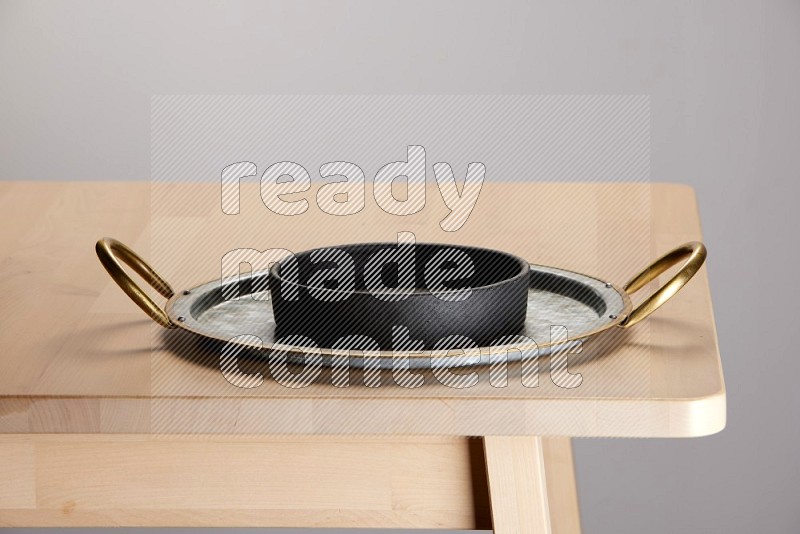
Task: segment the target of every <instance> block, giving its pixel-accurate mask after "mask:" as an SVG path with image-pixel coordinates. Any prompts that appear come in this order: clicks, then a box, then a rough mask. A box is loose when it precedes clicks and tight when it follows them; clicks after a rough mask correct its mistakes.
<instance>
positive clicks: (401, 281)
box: [219, 145, 582, 389]
mask: <svg viewBox="0 0 800 534" xmlns="http://www.w3.org/2000/svg"><path fill="white" fill-rule="evenodd" d="M425 154H426V151H425V148H424V147H422V146H420V145H409V146H408V147H407V152H406V159H405V160H404V161H395V162H391V163H387V164H385V165H384V166H382V167H381V168H380V169H379V170H378V171H377V173H376V174H375V176H374V180H373V196H374V200H375V202H376V204H377V205H378V206H379V207H380V209H382V210H383V211H384V212H386V213H388V214H391V215H394V216H398V217H403V216H406V215H411V214H414V213H417V212H419V211H421V210H422V209H424V208H425V203H426V198H425V197H426V185H427V184H426V182H427V165H426V157H425ZM432 171H433V172H432V174H433V176H434V177H435V180H436V184H437V186H438V190H439V192H440V193H441V196H442V199H443V200H444V202H445V204H446V206H447V208H448V210H449V213H448V215H447V216H446V217H445V218H444V219H442V220H441V221H439V226H440V227H441V228H442V230H444V231H446V232H457V231H458V230H460V229H461V228H462V227H463V226H464V225H465V224H466V223H467V221H468V220H469V216H470V214H471V213H472V212H473V210H474V208H475V205H476V204H477V202H478V199H479V197H480V194H481V189H482V186H483V183H484V180H485V176H486V166H485V165H484V164H483V163H480V162H472V163H469V164H468V166H467V171H466V175H465V176H464V180H463V185H462V186H461V187H460V188H459V187H458V185H457V183H456V177H455V173H454V172H453V169H452V167H451V166H450V164H448V163H446V162H437V163H434V164H433V165H432ZM258 172H259V171H258V167H257V165H256V164H254V163H252V162H249V161H244V162H237V163H233V164H230V165H228V166H226V167H225V168H224V169H223V170H222V171H221V189H220V192H221V195H220V201H221V202H220V203H221V208H222V212H223V213H224V214H225V215H229V216H236V215H238V214H239V213H240V210H241V207H240V205H241V202H240V200H241V199H240V183H241V180H242V179H243V178H247V177H253V176H257V175H258ZM319 175H320V176H321V177H322V178H336V179H337V180H336V181H334V182H330V183H326V184H324V185H322V186H321V187H319V188H318V190H317V193H316V198H315V199H312V200H315V201H316V204H317V206H318V207H319V209H320V210H321V211H322V212H324V213H326V214H328V215H331V216H336V217H346V216H349V215H353V214H356V213H359V212H360V211H362V210H363V209H364V207H365V205H366V202H367V199H366V190H367V188H366V176H365V173H364V171H363V170H362V168H361V167H359V166H358V165H357V164H355V163H351V162H346V161H333V162H328V163H324V164H323V165H321V166H320V168H319ZM401 177H404V178H405V180H406V184H407V185H406V189H407V194H406V195H405V198H404V199H399V198H396V197H395V196H394V195H393V192H392V184H393V182H395V181H396V180H397V179H398V178H401ZM310 190H311V176H310V173H309V172H308V170H307V169H306V168H305V167H304V166H303V165H301V164H299V163H296V162H291V161H281V162H277V163H274V164H272V165H270V166H269V167H267V168H266V170H264V172H263V173H262V175H261V178H260V196H261V200H262V202H263V204H264V206H265V207H266V209H268V210H270V211H271V212H273V213H274V214H276V215H280V216H283V217H296V216H302V214H303V213H305V212H306V211H308V209H309V206H310V202H309V198H307V197H301V198H299V199H297V197H296V194H302V193H307V192H308V191H310ZM290 194H293V195H295V197H294V198H295V199H294V200H288V199H286V198H284V197H285V196H286V195H290ZM392 240H393V241H394V240H396V244H394V245H392V244H390V243H383V244H381V245H380V248H379V249H377V250H374V251H372V252H371V253H370V254H369V257H368V258H354V257H353V255H352V254H351V251H349V249H350V248H352V247H345V246H342V247H329V248H325V249H318V250H314V251H312V252H311V254H310V257H309V258H306V260H305V261H297V257H298V255H297V254H295V253H294V252H292V251H290V250H288V249H285V248H273V249H268V250H263V251H260V250H256V249H251V248H239V249H235V250H231V251H229V252H228V253H226V254H225V255H224V256H223V258H222V261H221V280H223V281H224V280H230V279H231V278H236V277H238V279H239V283H234V284H223V298H225V299H226V300H234V299H240V298H255V299H257V300H272V301H273V305H278V304H280V305H282V306H285V305H288V304H289V303H295V302H298V301H300V300H301V299H303V298H305V299H312V300H315V301H317V302H318V303H320V304H322V303H331V302H335V303H346V302H348V301H353V300H355V298H354V294H356V293H357V294H358V297H359V298H364V296H365V295H368V296H369V298H370V299H374V300H376V301H381V302H383V304H381V305H382V306H383V305H385V306H393V305H397V304H398V303H401V302H403V301H406V300H408V299H409V298H410V297H412V295H414V294H415V293H418V292H424V293H427V294H429V295H431V296H432V298H435V299H438V300H441V301H445V302H449V303H463V302H467V301H469V299H471V298H473V290H474V289H476V288H478V287H480V285H481V284H480V283H479V282H476V281H475V279H477V278H480V277H483V279H484V281H485V279H486V276H484V275H483V274H482V273H483V272H485V271H486V266H481V265H477V266H476V262H475V260H474V259H473V257H471V256H470V254H468V253H465V252H464V251H463V250H461V248H460V247H455V246H453V247H448V246H444V245H442V246H441V247H440V248H439V250H436V252H435V254H433V255H428V256H427V257H426V258H425V261H422V260H421V259H420V258H419V257H418V256H419V254H418V252H417V251H418V249H419V247H418V246H417V240H416V236H415V235H414V234H413V233H412V232H407V231H402V232H399V233H397V235H396V236H392ZM387 241H388V240H387ZM498 254H502V253H498ZM300 256H301V257H302V256H303V255H302V254H301V255H300ZM357 260H358V261H357ZM242 264H248V265H249V266H250V268H251V273H249V274H240V268H241V266H242ZM276 264H277V265H278V267H279V269H280V270H279V271H276V269H274V268H273V267H274V266H275V265H276ZM526 266H527V264H526ZM270 270H271V271H272V272H271V273H270V276H269V277H268V278H267V277H265V276H262V277H260V279H259V280H260V281H259V283H260V284H261V286H260V287H258V288H257V289H258V291H252V290H251V291H249V292H247V293H246V294H240V288H241V287H242V286H243V284H242V283H241V282H242V280H243V279H244V277H247V276H252V275H253V274H252V273H257V272H262V273H263V272H266V271H270ZM305 270H307V271H308V272H304V271H305ZM276 272H279V274H280V276H275V275H274V273H276ZM476 272H478V273H479V276H476ZM525 273H526V275H527V270H526V271H525ZM268 279H269V283H270V284H276V283H277V284H279V287H277V288H274V287H267V285H266V284H267V280H268ZM273 291H275V292H278V293H274V292H273ZM525 291H526V292H527V279H526V280H525ZM276 294H277V295H279V296H280V302H279V301H277V300H276V299H275V295H276ZM362 302H363V301H362ZM265 304H266V303H265ZM331 309H342V308H331ZM358 311H359V310H357V309H356V310H353V313H358ZM418 313H419V314H425V313H430V311H428V307H425V309H419V310H418ZM493 319H494V318H493V317H485V321H492V320H493ZM327 320H328V321H329V323H330V324H329V325H327V326H326V328H327V329H328V330H333V331H335V336H334V337H335V339H334V340H333V341H332V342H331V341H330V340H328V341H326V342H325V343H323V344H320V343H318V339H314V337H315V335H303V332H302V329H301V332H297V331H294V330H293V331H292V332H291V333H290V334H287V335H282V336H281V337H277V339H276V340H275V342H274V343H271V344H269V345H270V346H269V347H265V346H264V345H265V343H264V341H263V340H262V339H261V338H259V337H258V336H257V335H255V334H251V333H243V334H241V335H239V336H236V337H234V338H232V339H230V340H229V341H228V342H227V343H225V344H224V345H223V346H222V348H221V350H220V360H219V364H220V370H221V371H222V374H223V376H224V377H225V379H226V380H227V381H228V382H229V383H230V384H232V385H234V386H236V387H238V388H247V389H250V388H257V387H259V386H260V385H261V384H263V382H264V376H263V375H262V374H261V373H245V372H243V371H242V370H241V369H240V368H239V365H238V360H239V358H240V357H242V356H245V355H246V354H247V353H248V352H249V351H253V350H262V349H269V357H268V365H269V372H270V374H271V375H272V378H273V379H274V380H275V381H276V382H277V383H279V384H281V385H283V386H285V387H288V388H304V387H307V386H309V385H311V384H312V383H315V382H317V381H318V380H319V379H320V376H321V374H322V369H323V367H326V366H327V367H330V368H331V369H332V372H331V374H330V376H331V384H332V385H333V386H335V387H337V388H346V387H349V386H350V385H351V373H350V369H351V367H358V368H361V369H363V381H364V385H365V386H367V387H373V388H374V387H381V385H383V384H386V383H388V382H386V381H385V380H384V379H383V378H382V375H383V374H384V373H386V372H388V373H390V374H391V377H392V383H393V384H396V385H398V386H400V387H404V388H419V387H422V386H423V385H424V384H425V383H426V381H425V377H424V374H423V373H422V370H423V369H429V370H430V371H431V373H432V375H433V377H434V380H433V383H436V384H441V385H444V386H446V387H450V388H457V389H463V388H468V387H473V386H475V385H477V384H478V383H479V374H478V373H477V372H476V371H475V370H474V369H469V367H470V366H475V365H488V366H489V367H490V373H489V382H490V385H491V386H492V387H498V388H502V387H507V385H508V362H509V360H510V359H513V360H517V361H519V362H520V365H521V371H522V372H521V384H522V386H524V387H538V386H539V357H540V356H541V355H544V354H548V353H549V354H550V355H551V358H552V361H551V365H550V370H549V371H550V372H549V377H550V379H551V380H552V382H553V383H554V384H555V385H557V386H558V387H561V388H575V387H578V386H580V384H581V383H582V377H581V375H580V374H572V373H570V372H569V370H568V363H567V356H568V355H569V354H577V353H580V351H581V342H580V340H573V341H568V340H569V334H568V332H567V330H566V327H564V326H560V325H552V326H550V339H548V340H543V341H544V344H543V347H545V349H544V350H540V349H539V344H538V343H537V341H536V340H534V339H531V338H529V337H526V336H524V335H522V334H521V333H520V332H519V330H520V329H519V328H517V329H516V330H517V331H516V332H513V333H512V332H505V333H504V335H500V336H498V337H496V338H493V339H491V340H490V342H489V343H488V346H487V345H486V343H485V340H483V339H481V340H480V341H481V342H483V347H482V346H481V344H480V343H479V342H478V340H475V339H473V338H472V337H470V336H468V335H462V334H463V333H464V332H451V333H450V334H449V335H446V336H443V337H441V338H439V339H437V340H433V341H431V342H428V343H425V342H423V341H422V340H420V339H417V338H415V331H413V330H412V329H410V328H409V325H408V324H391V325H388V327H387V333H386V336H388V338H390V339H389V340H388V341H387V340H386V339H381V340H380V341H381V342H379V340H377V339H375V338H374V337H370V336H369V335H364V334H363V332H362V331H360V330H359V329H358V328H357V327H353V326H352V324H358V322H355V323H348V324H350V325H351V327H352V328H355V330H354V331H347V329H346V328H345V329H343V330H342V331H336V322H337V318H336V317H327ZM366 320H370V318H369V317H367V318H366ZM372 320H377V319H375V318H374V317H373V318H372ZM426 320H427V321H428V322H430V321H439V320H442V318H441V317H436V316H430V317H426ZM276 321H278V330H277V333H278V334H280V330H281V327H282V324H281V320H279V319H278V318H276ZM283 321H286V319H283ZM283 329H284V330H286V329H287V328H286V327H285V326H284V328H283ZM312 330H313V329H312ZM356 330H358V331H356ZM313 331H314V332H317V333H318V332H319V331H318V330H313ZM389 331H390V335H389V334H388V332H389ZM387 345H388V346H387ZM320 347H326V348H324V349H323V348H320ZM428 383H431V381H429V382H428Z"/></svg>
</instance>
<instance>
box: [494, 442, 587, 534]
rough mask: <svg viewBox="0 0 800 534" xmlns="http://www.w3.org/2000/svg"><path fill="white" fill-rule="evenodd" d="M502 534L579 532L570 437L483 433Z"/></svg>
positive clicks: (496, 519)
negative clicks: (485, 435)
mask: <svg viewBox="0 0 800 534" xmlns="http://www.w3.org/2000/svg"><path fill="white" fill-rule="evenodd" d="M483 442H484V455H485V457H486V472H487V477H488V483H489V497H490V501H491V508H492V523H493V526H494V531H495V533H496V534H511V533H515V534H528V533H530V534H541V533H548V534H550V533H554V534H567V533H569V534H578V533H580V516H579V511H578V499H577V491H576V488H575V472H574V467H573V460H572V445H571V442H570V440H569V438H540V437H517V436H513V437H511V436H489V437H485V438H483Z"/></svg>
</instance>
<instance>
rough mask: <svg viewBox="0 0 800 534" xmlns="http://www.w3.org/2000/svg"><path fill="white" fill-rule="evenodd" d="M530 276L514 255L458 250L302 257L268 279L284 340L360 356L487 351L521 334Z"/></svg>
mask: <svg viewBox="0 0 800 534" xmlns="http://www.w3.org/2000/svg"><path fill="white" fill-rule="evenodd" d="M470 264H471V265H472V268H471V269H470V268H469V265H470ZM529 271H530V266H529V265H528V262H526V261H525V260H523V259H521V258H519V257H517V256H514V255H512V254H508V253H505V252H500V251H496V250H490V249H485V248H477V247H468V246H460V245H440V244H428V243H418V244H394V243H367V244H356V245H342V246H337V247H329V248H322V249H315V250H310V251H306V252H302V253H300V254H297V255H294V256H290V257H288V258H286V259H284V260H282V261H280V262H279V263H276V264H274V265H273V266H272V268H271V269H270V272H269V288H270V293H271V296H272V306H273V309H274V314H275V323H276V336H277V337H278V338H280V339H282V340H284V341H285V342H289V343H291V344H300V345H302V344H306V345H308V344H310V343H308V340H311V341H313V342H314V343H315V344H316V345H317V346H318V347H328V348H331V347H333V348H351V349H361V350H367V349H373V348H376V346H377V348H380V349H381V350H392V349H394V350H412V351H413V350H430V349H434V348H456V347H458V348H464V347H467V346H469V345H470V344H474V345H477V346H487V345H488V344H490V343H492V342H493V341H495V340H497V339H499V338H502V337H504V336H508V335H513V334H517V333H519V332H520V331H521V330H522V329H523V326H524V323H525V314H526V306H527V295H528V277H529ZM299 336H302V338H300V337H299ZM349 336H362V337H358V338H357V337H349ZM363 336H366V337H363ZM453 336H458V337H453ZM290 337H291V338H292V339H291V340H290V339H289V338H290ZM343 338H346V339H344V340H343ZM366 338H369V340H371V341H369V340H367V339H366ZM337 341H338V344H337Z"/></svg>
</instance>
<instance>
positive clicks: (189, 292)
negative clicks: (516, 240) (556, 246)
mask: <svg viewBox="0 0 800 534" xmlns="http://www.w3.org/2000/svg"><path fill="white" fill-rule="evenodd" d="M530 269H531V273H533V272H534V271H537V272H546V273H549V274H554V275H560V276H564V275H567V277H568V278H570V279H572V280H575V281H577V282H580V283H583V284H584V285H586V286H589V288H590V289H592V290H594V291H595V292H596V293H598V295H599V296H600V297H601V298H602V299H603V301H604V302H606V303H608V302H609V299H608V298H606V297H607V296H612V295H613V296H615V297H617V298H619V300H620V301H621V307H620V308H619V309H618V310H617V309H616V308H615V309H614V310H612V311H611V312H609V313H610V314H609V315H608V316H607V317H606V318H607V321H606V322H605V323H604V324H603V325H601V326H600V327H597V328H594V329H592V330H589V331H584V332H579V333H578V334H576V335H569V337H568V338H567V339H565V340H559V341H557V342H552V341H550V340H548V341H547V342H546V343H539V342H536V341H535V340H533V341H534V343H533V344H530V343H511V344H505V345H493V346H488V347H486V346H483V347H478V348H473V349H449V350H446V351H435V350H425V351H419V352H409V351H393V350H380V351H376V352H375V354H377V356H378V357H379V358H380V359H381V360H384V359H388V358H398V359H399V358H409V359H411V360H419V359H429V360H431V361H434V360H438V359H442V360H444V359H447V360H452V359H453V358H454V353H457V354H458V356H457V357H461V358H465V359H466V358H475V357H479V356H485V355H488V354H491V353H494V352H505V353H507V352H508V351H511V350H515V351H520V352H523V351H531V350H538V351H539V352H538V354H539V355H546V354H548V353H549V352H550V351H551V350H552V349H553V348H554V347H555V346H563V347H565V348H566V347H571V346H573V345H574V344H575V343H576V342H577V341H579V340H584V339H587V338H590V337H593V336H596V335H597V334H600V333H602V332H605V331H607V330H609V329H611V328H613V327H615V326H620V325H621V323H623V322H624V321H625V319H626V318H627V317H628V315H629V314H630V312H631V308H632V303H631V299H630V297H629V295H628V293H627V292H626V291H624V290H623V289H622V288H620V287H618V286H616V285H615V284H613V283H610V282H606V281H603V280H600V279H599V278H596V277H594V276H589V275H586V274H583V273H579V272H576V271H571V270H568V269H561V268H558V267H550V266H547V265H539V264H535V263H530ZM268 273H269V269H263V270H259V271H255V272H252V273H250V274H249V276H250V277H254V276H266V275H268ZM240 278H242V275H233V276H229V277H226V278H223V279H222V280H211V281H208V282H205V283H203V284H200V285H198V286H195V287H193V288H189V289H186V290H180V291H176V292H175V293H174V295H173V296H172V297H170V298H169V299H168V300H167V303H166V306H165V308H164V309H165V311H166V314H167V316H168V317H169V319H170V320H171V321H172V323H173V324H174V325H175V326H176V327H178V328H179V329H182V330H185V331H188V332H191V333H193V334H196V335H199V336H201V337H203V338H205V339H210V340H215V341H218V342H223V343H231V342H232V341H231V339H226V338H224V337H223V336H218V335H214V334H213V333H209V332H208V330H205V329H203V328H201V327H199V326H198V325H199V323H198V322H197V321H196V320H194V319H193V318H192V315H191V313H190V309H191V304H192V303H193V302H195V301H196V300H198V299H200V298H202V297H203V296H204V295H207V294H208V293H210V292H212V291H214V290H219V289H220V288H221V287H222V286H224V285H225V284H229V283H232V282H237V281H239V280H240ZM529 291H530V289H529ZM240 298H241V297H240ZM264 302H265V303H268V302H270V300H264ZM270 305H271V304H270ZM606 311H608V310H606ZM614 311H616V312H617V313H613V312H614ZM612 315H613V316H614V318H613V319H612V318H611V316H612ZM246 335H248V334H241V336H246ZM251 337H253V338H257V339H259V340H260V341H261V343H260V344H257V343H250V342H248V341H245V340H237V341H235V342H233V343H234V344H235V345H237V346H241V347H242V348H243V349H244V348H246V349H250V350H252V349H256V350H258V351H263V352H268V353H269V352H282V353H286V354H287V356H292V355H294V356H300V355H306V354H309V353H318V354H319V355H320V356H322V357H332V356H348V355H349V353H350V352H351V351H350V350H347V349H341V350H340V349H336V350H334V349H331V348H329V347H318V348H316V349H312V348H310V347H303V346H299V345H282V344H279V343H275V342H265V341H264V340H263V339H260V338H258V336H256V335H254V334H251ZM467 365H469V364H467ZM473 365H474V364H473Z"/></svg>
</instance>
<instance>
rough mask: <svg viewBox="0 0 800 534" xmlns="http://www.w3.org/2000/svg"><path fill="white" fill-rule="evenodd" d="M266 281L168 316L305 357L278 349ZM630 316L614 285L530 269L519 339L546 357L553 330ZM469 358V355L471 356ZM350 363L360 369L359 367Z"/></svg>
mask: <svg viewBox="0 0 800 534" xmlns="http://www.w3.org/2000/svg"><path fill="white" fill-rule="evenodd" d="M267 276H268V273H267V271H261V272H256V273H254V274H253V275H251V276H249V277H246V276H243V277H242V278H241V280H240V279H239V277H232V278H229V279H226V280H223V281H222V282H220V281H212V282H208V283H206V284H203V285H200V286H198V287H195V288H193V289H191V290H188V291H183V292H179V293H177V294H176V296H174V297H173V298H172V299H170V301H169V303H168V304H167V308H166V309H167V313H168V314H169V316H170V318H171V319H172V321H173V322H175V323H176V324H178V325H179V326H180V327H181V328H184V329H186V330H189V331H191V332H194V333H196V334H199V335H201V336H204V337H206V338H210V339H214V340H217V341H222V342H231V343H234V344H237V345H243V346H246V347H250V348H261V349H278V348H279V349H281V350H285V351H287V352H289V353H290V354H291V353H297V354H302V353H304V349H303V348H302V347H297V346H293V345H276V342H277V341H278V340H277V339H276V337H275V319H274V315H273V311H272V305H271V302H270V300H269V291H268V290H267ZM237 294H238V298H236V295H237ZM629 311H630V300H629V299H628V298H627V296H626V295H625V293H624V292H623V291H621V290H619V289H617V288H615V287H614V286H613V285H612V284H608V283H606V282H603V281H600V280H597V279H595V278H592V277H590V276H586V275H583V274H579V273H574V272H571V271H566V270H563V269H556V268H552V267H544V266H539V265H531V278H530V286H529V289H528V308H527V317H526V320H525V328H524V330H523V331H522V332H520V335H522V336H525V337H526V338H529V339H531V340H533V341H534V342H535V346H536V347H537V348H538V349H539V354H545V353H546V352H547V349H548V347H550V345H551V327H552V326H563V327H565V328H566V332H567V333H568V337H567V338H566V339H564V338H561V337H559V338H558V342H559V343H566V342H569V341H574V340H577V339H582V338H585V337H587V336H590V335H593V334H595V333H598V332H600V331H602V330H605V329H607V328H610V327H612V326H614V325H617V324H619V323H620V322H622V321H623V320H624V319H625V316H626V315H627V313H629ZM240 336H246V337H240ZM235 338H240V339H235ZM255 338H258V339H255ZM259 341H260V343H259ZM502 347H506V348H507V349H518V350H516V351H513V350H512V351H510V352H509V353H508V358H509V360H512V359H514V358H519V357H520V354H521V352H520V351H521V350H523V349H525V350H529V349H530V348H531V344H530V343H526V342H525V341H524V340H519V341H518V342H516V343H510V344H503V345H502ZM305 350H306V351H307V350H308V349H305ZM488 350H489V349H488V348H485V347H484V348H482V349H481V351H480V352H481V353H482V354H484V355H486V354H488ZM320 352H321V353H322V354H323V355H333V354H345V353H346V352H345V351H333V350H331V349H329V348H326V347H323V348H321V349H320ZM465 353H466V355H470V351H468V350H467V351H465ZM381 355H382V356H386V357H389V356H391V355H392V352H387V351H383V352H381ZM420 355H422V356H425V357H430V356H431V351H425V352H422V353H413V352H410V353H406V352H403V351H397V352H395V353H394V356H396V357H399V356H410V357H412V358H414V357H419V356H420ZM351 363H354V364H356V365H357V364H358V363H359V362H358V360H356V361H355V362H352V361H351ZM451 363H452V362H451ZM463 363H464V365H470V364H472V365H475V364H483V363H488V360H486V359H485V358H484V359H481V360H480V361H479V360H476V359H472V360H469V361H465V362H463Z"/></svg>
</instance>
